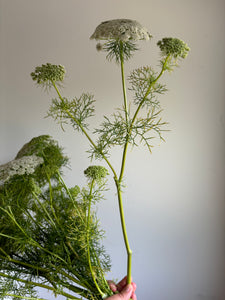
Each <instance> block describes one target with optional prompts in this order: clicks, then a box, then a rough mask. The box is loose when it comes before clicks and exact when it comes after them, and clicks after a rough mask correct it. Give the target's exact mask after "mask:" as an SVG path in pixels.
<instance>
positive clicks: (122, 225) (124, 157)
mask: <svg viewBox="0 0 225 300" xmlns="http://www.w3.org/2000/svg"><path fill="white" fill-rule="evenodd" d="M120 67H121V78H122V89H123V101H124V109H125V118H126V124H127V140H126V143H125V146H124V150H123V156H122V162H121V170H120V176H119V180H116V179H115V184H116V188H117V196H118V203H119V212H120V222H121V227H122V232H123V239H124V243H125V247H126V251H127V283H128V284H130V283H131V267H132V264H131V262H132V250H131V248H130V245H129V240H128V235H127V229H126V223H125V217H124V209H123V200H122V194H121V182H122V179H123V173H124V168H125V162H126V153H127V148H128V140H129V127H128V126H129V122H128V108H127V94H126V85H125V76H124V57H123V42H120Z"/></svg>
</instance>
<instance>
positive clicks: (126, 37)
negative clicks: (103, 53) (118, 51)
mask: <svg viewBox="0 0 225 300" xmlns="http://www.w3.org/2000/svg"><path fill="white" fill-rule="evenodd" d="M150 38H151V35H150V33H149V32H148V31H147V29H146V28H144V27H143V26H142V25H141V24H140V23H139V22H137V21H135V20H129V19H115V20H110V21H105V22H102V23H101V24H100V25H98V26H97V28H96V29H95V32H94V33H93V34H92V36H91V37H90V39H96V40H112V39H114V40H121V41H124V42H126V41H130V40H133V41H138V40H149V39H150Z"/></svg>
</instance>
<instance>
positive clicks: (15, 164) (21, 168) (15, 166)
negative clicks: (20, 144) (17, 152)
mask: <svg viewBox="0 0 225 300" xmlns="http://www.w3.org/2000/svg"><path fill="white" fill-rule="evenodd" d="M43 162H44V160H43V158H42V157H39V156H36V155H29V156H23V157H21V158H18V159H14V160H12V161H10V162H8V163H6V164H4V165H1V166H0V182H3V183H4V182H6V181H8V180H9V179H10V178H12V177H13V176H15V175H25V174H26V175H30V174H33V173H34V172H35V169H36V168H37V167H38V166H39V165H40V164H42V163H43Z"/></svg>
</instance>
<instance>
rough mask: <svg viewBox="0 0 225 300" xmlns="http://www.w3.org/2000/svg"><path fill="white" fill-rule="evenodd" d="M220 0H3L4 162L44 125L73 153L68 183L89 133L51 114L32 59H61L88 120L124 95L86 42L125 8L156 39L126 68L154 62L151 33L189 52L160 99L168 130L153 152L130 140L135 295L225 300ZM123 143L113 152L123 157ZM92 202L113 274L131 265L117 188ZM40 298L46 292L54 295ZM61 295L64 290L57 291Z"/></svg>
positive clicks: (78, 170)
mask: <svg viewBox="0 0 225 300" xmlns="http://www.w3.org/2000/svg"><path fill="white" fill-rule="evenodd" d="M224 17H225V2H224V1H223V0H189V1H183V0H157V1H153V0H136V1H135V0H123V1H122V0H108V1H104V0H95V1H86V0H73V1H72V0H63V1H59V0H38V1H34V0H0V51H1V54H0V64H1V66H0V76H1V78H0V84H1V89H0V91H1V95H0V105H1V108H0V142H1V153H0V164H3V163H6V162H8V161H9V160H11V159H13V158H14V157H15V155H16V153H17V151H18V150H19V149H20V148H21V146H22V145H23V144H24V143H26V142H27V141H29V140H30V139H31V138H32V137H34V136H37V135H40V134H50V135H52V136H53V137H54V138H55V139H56V140H58V141H59V143H60V144H61V145H62V146H63V147H64V148H65V152H66V154H67V155H68V156H70V157H71V168H72V170H66V172H65V176H66V182H67V183H68V185H70V186H72V185H74V184H84V181H85V180H84V177H83V175H82V172H83V170H84V169H85V168H86V167H87V166H88V165H89V164H90V161H89V159H88V155H87V154H86V153H85V150H87V149H88V144H87V142H86V140H85V139H84V137H82V136H79V135H78V134H77V133H74V132H73V131H72V129H71V128H66V132H62V131H61V129H60V128H59V127H58V126H57V124H56V123H54V121H53V120H51V119H46V118H44V116H45V115H46V111H47V110H48V107H49V104H50V99H51V98H52V97H55V94H54V93H53V92H52V93H49V95H47V94H45V93H44V92H43V91H42V90H41V89H38V88H37V87H36V86H35V85H34V84H33V82H32V81H31V78H30V75H29V74H30V72H31V71H32V70H33V69H34V67H35V66H37V65H40V64H42V63H46V62H51V63H56V64H62V65H64V66H65V67H66V69H67V78H66V81H65V91H64V93H65V95H66V96H71V97H73V96H79V95H80V94H81V93H82V92H83V91H89V92H92V93H94V94H95V97H96V99H97V103H96V110H97V112H96V117H95V118H94V119H93V121H92V125H93V126H94V127H96V126H97V124H99V122H100V119H101V118H102V116H103V115H104V114H110V113H111V112H112V109H113V108H114V107H118V106H120V103H121V99H122V96H121V82H120V77H119V68H118V67H117V66H116V65H115V64H114V63H109V62H107V61H106V60H105V56H104V54H103V53H98V52H97V51H96V50H95V42H94V41H90V40H89V36H90V35H91V34H92V33H93V31H94V29H95V27H96V26H97V25H98V24H99V23H100V22H102V21H104V20H108V19H114V18H131V19H136V20H138V21H139V22H141V23H142V24H143V25H144V26H145V27H147V28H148V29H149V31H150V32H151V34H152V35H153V36H154V39H153V40H151V42H141V43H140V48H141V51H139V52H138V53H136V55H135V56H134V58H133V59H132V60H131V61H130V62H129V63H128V64H127V66H126V72H127V73H126V74H127V75H128V74H129V71H130V70H132V69H134V68H136V67H139V66H142V65H152V66H153V67H154V68H156V69H157V67H158V60H159V53H158V48H157V46H156V42H157V41H158V40H159V39H161V38H162V37H164V36H174V37H178V38H181V39H183V40H185V41H186V42H187V43H188V44H189V46H190V47H191V53H190V55H189V56H188V58H187V59H186V60H185V61H184V62H183V63H182V65H181V67H180V68H178V69H176V70H175V72H174V73H173V74H170V75H169V74H168V75H165V76H164V78H163V82H166V83H167V87H168V89H169V91H168V92H167V94H166V95H165V96H162V97H161V103H162V107H163V109H164V113H163V115H164V118H165V120H167V121H169V123H170V125H169V129H171V131H170V132H168V133H166V135H165V137H166V143H160V145H159V143H158V142H157V141H156V147H155V148H154V149H153V154H152V155H149V153H148V152H147V150H146V149H143V148H142V147H139V148H136V149H134V150H133V151H130V152H129V156H128V163H127V168H126V173H125V177H126V184H127V190H126V193H125V195H124V198H125V213H126V218H127V227H128V234H129V238H130V243H131V247H132V250H133V272H132V273H133V278H134V280H135V282H136V283H137V286H138V290H137V295H138V299H139V300H211V299H214V300H222V299H225V298H224V297H225V296H224V291H223V283H224V252H225V251H224V221H223V220H224V196H225V191H224V183H225V182H224V179H225V176H224V162H225V156H224V154H225V143H224V142H225V139H224V122H225V116H224V108H225V107H224V106H225V102H224V96H225V87H224V79H225V74H224V71H225V59H224V50H225V40H224V29H225V18H224ZM120 158H121V152H120V150H117V149H116V150H115V151H113V157H112V160H113V162H114V164H115V165H116V167H119V164H120ZM110 186H112V190H111V192H108V193H107V195H106V198H107V200H105V201H104V202H102V203H101V204H100V205H99V208H98V215H99V218H100V220H101V225H102V227H103V228H104V229H105V230H106V235H107V238H106V240H105V241H104V244H105V245H106V248H107V251H108V252H109V253H110V255H111V258H112V263H113V266H112V272H111V273H110V274H108V278H121V277H122V276H123V275H124V274H125V273H126V254H125V250H124V246H123V240H122V235H121V229H120V224H119V216H118V209H117V202H116V197H115V190H114V187H113V185H112V180H110ZM41 295H42V297H44V298H48V299H53V298H54V296H53V295H51V293H48V294H46V292H41ZM58 299H61V298H58Z"/></svg>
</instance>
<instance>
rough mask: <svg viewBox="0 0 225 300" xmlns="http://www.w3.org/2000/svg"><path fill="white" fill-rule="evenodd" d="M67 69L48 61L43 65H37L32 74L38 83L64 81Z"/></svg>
mask: <svg viewBox="0 0 225 300" xmlns="http://www.w3.org/2000/svg"><path fill="white" fill-rule="evenodd" d="M65 72H66V71H65V69H64V67H63V66H61V65H52V64H50V63H47V64H46V65H42V66H41V67H36V68H35V71H34V72H32V73H31V74H30V75H31V77H32V79H33V80H34V81H37V83H38V84H45V83H48V82H49V81H50V82H59V81H60V82H62V81H63V80H64V77H65Z"/></svg>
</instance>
